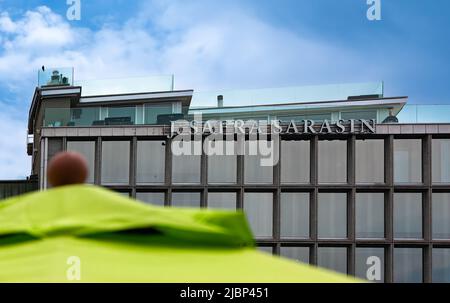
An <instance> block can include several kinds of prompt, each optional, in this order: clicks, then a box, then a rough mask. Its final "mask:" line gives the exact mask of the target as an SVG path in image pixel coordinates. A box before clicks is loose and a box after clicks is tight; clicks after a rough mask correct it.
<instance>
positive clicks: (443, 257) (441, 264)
mask: <svg viewBox="0 0 450 303" xmlns="http://www.w3.org/2000/svg"><path fill="white" fill-rule="evenodd" d="M432 263H433V282H435V283H450V248H433V262H432Z"/></svg>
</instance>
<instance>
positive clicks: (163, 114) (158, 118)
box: [144, 103, 172, 125]
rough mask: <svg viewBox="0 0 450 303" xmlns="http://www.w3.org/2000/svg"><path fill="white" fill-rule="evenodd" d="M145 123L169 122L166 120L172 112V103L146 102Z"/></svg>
mask: <svg viewBox="0 0 450 303" xmlns="http://www.w3.org/2000/svg"><path fill="white" fill-rule="evenodd" d="M144 113H145V119H144V123H145V124H150V125H151V124H170V123H168V121H170V120H171V119H169V117H170V115H171V114H172V103H170V104H146V105H145V112H144Z"/></svg>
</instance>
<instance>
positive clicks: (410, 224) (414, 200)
mask: <svg viewBox="0 0 450 303" xmlns="http://www.w3.org/2000/svg"><path fill="white" fill-rule="evenodd" d="M394 237H395V238H399V239H407V238H414V239H419V238H422V194H421V193H394Z"/></svg>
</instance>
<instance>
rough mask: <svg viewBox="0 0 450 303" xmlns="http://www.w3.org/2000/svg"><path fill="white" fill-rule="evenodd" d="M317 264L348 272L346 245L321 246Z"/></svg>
mask: <svg viewBox="0 0 450 303" xmlns="http://www.w3.org/2000/svg"><path fill="white" fill-rule="evenodd" d="M317 265H318V266H320V267H325V268H328V269H330V270H334V271H337V272H341V273H344V274H346V273H347V248H346V247H319V248H318V256H317Z"/></svg>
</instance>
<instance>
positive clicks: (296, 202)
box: [280, 193, 309, 238]
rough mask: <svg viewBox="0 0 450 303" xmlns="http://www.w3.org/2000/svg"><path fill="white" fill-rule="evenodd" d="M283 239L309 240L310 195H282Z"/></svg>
mask: <svg viewBox="0 0 450 303" xmlns="http://www.w3.org/2000/svg"><path fill="white" fill-rule="evenodd" d="M280 220H281V237H294V238H309V193H281V218H280Z"/></svg>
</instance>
